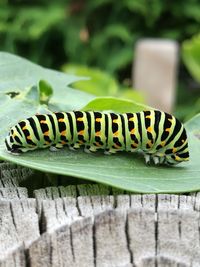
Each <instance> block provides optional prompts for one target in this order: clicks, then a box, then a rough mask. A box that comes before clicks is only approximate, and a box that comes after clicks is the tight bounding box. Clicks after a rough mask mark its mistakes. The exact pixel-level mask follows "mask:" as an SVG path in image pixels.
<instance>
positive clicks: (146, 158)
mask: <svg viewBox="0 0 200 267" xmlns="http://www.w3.org/2000/svg"><path fill="white" fill-rule="evenodd" d="M144 159H145V163H146V164H150V162H151V156H150V155H149V154H144Z"/></svg>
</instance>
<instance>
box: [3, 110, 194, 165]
mask: <svg viewBox="0 0 200 267" xmlns="http://www.w3.org/2000/svg"><path fill="white" fill-rule="evenodd" d="M5 145H6V148H7V150H8V152H10V153H12V154H19V153H21V152H27V151H29V150H35V149H37V148H47V147H49V148H50V150H51V151H56V150H58V149H61V148H62V147H63V146H65V145H68V146H69V147H70V148H71V149H74V150H75V149H78V148H80V147H81V146H83V147H84V150H85V152H95V151H97V150H99V149H103V150H104V153H105V154H112V153H116V152H118V151H127V152H136V151H142V153H143V154H144V157H145V161H146V163H150V162H151V161H153V162H154V163H155V164H168V165H174V164H177V163H180V162H182V161H188V160H189V151H188V141H187V135H186V130H185V128H184V126H183V124H182V123H181V122H180V121H179V120H178V119H176V118H175V117H174V116H172V115H170V114H167V113H165V112H162V111H159V110H149V111H141V112H138V113H124V114H117V113H102V112H94V111H86V112H83V111H72V112H56V113H51V114H45V115H44V114H38V115H34V116H32V117H30V118H27V119H25V120H21V121H20V122H19V123H17V124H16V125H14V126H13V127H12V128H11V129H10V132H9V134H8V136H7V137H6V139H5Z"/></svg>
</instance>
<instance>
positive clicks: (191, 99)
mask: <svg viewBox="0 0 200 267" xmlns="http://www.w3.org/2000/svg"><path fill="white" fill-rule="evenodd" d="M181 52H182V58H183V61H184V63H185V65H186V67H187V68H188V70H189V72H190V74H191V75H192V77H193V78H194V80H196V81H197V85H196V86H197V87H198V88H196V92H195V91H194V92H193V94H191V92H190V94H189V93H187V94H185V97H184V99H183V101H182V102H183V103H184V104H185V105H184V106H183V108H182V110H183V111H184V112H185V116H184V117H185V119H186V120H187V119H190V118H192V117H193V116H194V115H195V114H197V113H199V112H200V94H199V90H200V35H195V36H193V38H192V39H190V40H186V41H184V42H183V44H182V51H181ZM186 103H187V105H186Z"/></svg>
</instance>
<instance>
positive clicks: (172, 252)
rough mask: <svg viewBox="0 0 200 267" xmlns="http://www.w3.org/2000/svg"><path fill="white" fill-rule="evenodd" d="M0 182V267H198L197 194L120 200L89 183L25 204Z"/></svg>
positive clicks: (13, 186) (43, 192)
mask: <svg viewBox="0 0 200 267" xmlns="http://www.w3.org/2000/svg"><path fill="white" fill-rule="evenodd" d="M4 167H5V168H4V169H5V170H6V166H4ZM7 167H8V166H7ZM13 170H14V171H15V168H14V167H13ZM14 171H13V172H14ZM21 171H22V170H18V172H20V173H22V172H21ZM23 172H24V174H23V175H24V176H26V175H27V171H26V170H25V169H24V170H23ZM21 176H22V174H21ZM21 176H20V177H21ZM1 178H3V180H4V183H3V184H1V186H0V267H2V266H5V267H9V266H17V267H18V266H34V267H37V266H38V267H39V266H70V267H71V266H72V267H73V266H87V267H90V266H97V267H104V266H108V267H112V266H113V267H129V266H133V267H137V266H138V267H139V266H177V267H187V266H188V267H189V266H190V267H191V266H200V238H199V236H200V233H199V231H200V230H199V229H200V228H199V225H200V217H199V211H200V194H199V193H195V194H191V195H188V196H186V195H170V194H158V195H155V194H149V195H140V194H124V192H123V191H120V190H117V189H116V190H115V189H112V188H110V187H107V186H101V185H97V184H93V185H91V184H88V185H77V186H75V185H71V186H66V187H64V186H58V187H47V188H42V189H37V190H34V192H33V193H31V196H32V197H29V195H30V192H29V191H28V190H27V189H26V188H22V187H19V186H18V181H17V179H15V178H13V175H12V178H11V175H8V176H7V179H10V182H11V183H9V184H8V183H7V180H6V175H5V172H4V174H3V175H2V172H1ZM13 181H15V182H13ZM8 185H9V186H8ZM92 193H93V195H92Z"/></svg>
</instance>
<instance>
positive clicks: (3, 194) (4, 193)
mask: <svg viewBox="0 0 200 267" xmlns="http://www.w3.org/2000/svg"><path fill="white" fill-rule="evenodd" d="M27 197H28V191H27V189H26V188H25V187H0V199H1V198H2V199H5V198H7V199H23V198H27Z"/></svg>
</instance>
